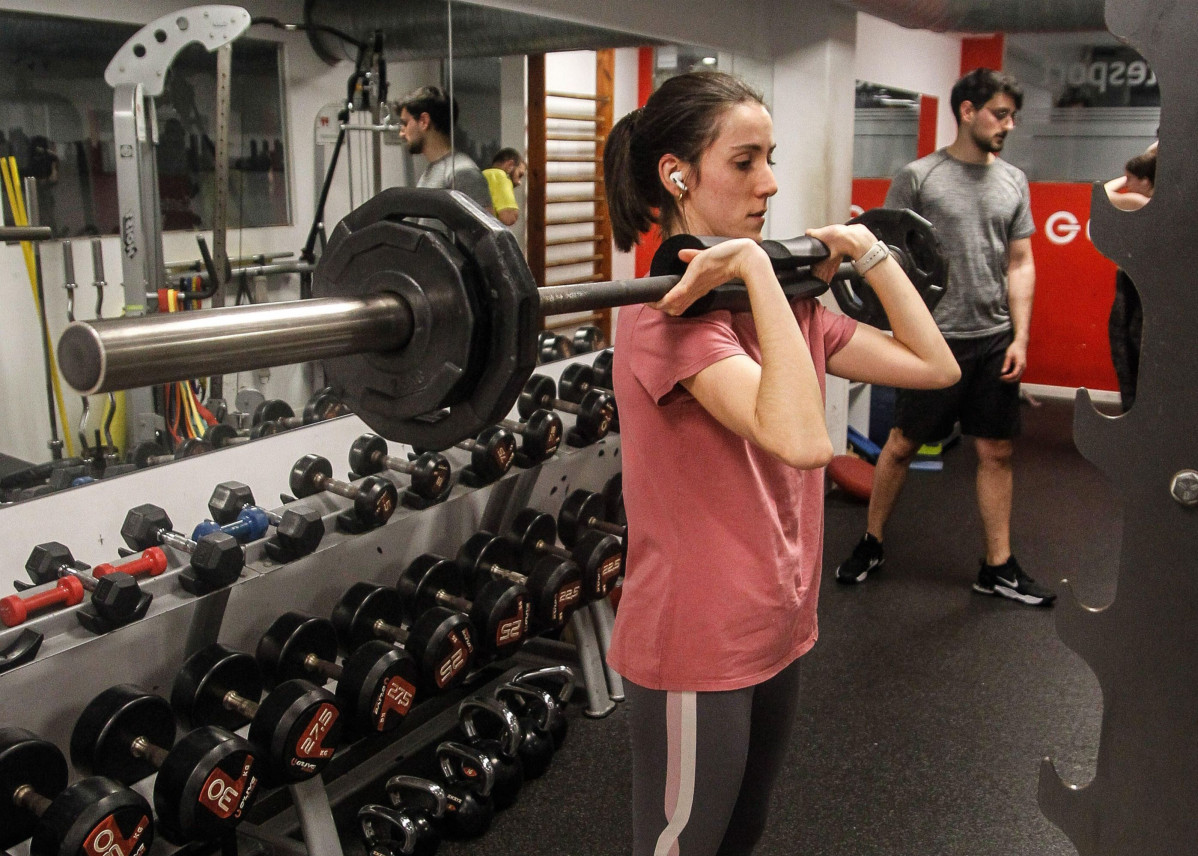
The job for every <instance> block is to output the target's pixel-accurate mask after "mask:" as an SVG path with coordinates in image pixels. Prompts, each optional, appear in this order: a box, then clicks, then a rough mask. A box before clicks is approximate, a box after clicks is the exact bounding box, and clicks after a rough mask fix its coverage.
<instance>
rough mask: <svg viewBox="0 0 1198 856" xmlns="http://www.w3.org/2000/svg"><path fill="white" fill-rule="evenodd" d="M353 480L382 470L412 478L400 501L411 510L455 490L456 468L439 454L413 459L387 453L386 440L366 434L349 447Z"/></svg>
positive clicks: (423, 455)
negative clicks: (454, 473)
mask: <svg viewBox="0 0 1198 856" xmlns="http://www.w3.org/2000/svg"><path fill="white" fill-rule="evenodd" d="M349 468H350V471H351V473H352V476H351V478H352V477H355V476H357V477H360V476H372V475H375V474H377V473H381V472H382V471H383V470H391V471H393V472H397V473H403V474H404V475H406V476H410V477H411V483H410V484H409V485H408V487H407V488H405V489H404V492H403V494H402V496H401V497H400V501H401V502H403V504H404V505H406V506H408V508H418V509H419V508H428V507H429V506H431V505H435V504H436V503H438V502H440V501H441V500H443V499H445V497H447V496H449V491H450V489H451V488H452V487H453V469H452V468H451V467H450V465H449V459H448V458H446V457H445V456H444V455H442V454H441V453H440V452H422V453H421V454H419V455H417V456H416V457H415V458H413V459H412V460H410V461H409V460H407V459H405V458H400V457H398V456H396V455H389V454H387V441H386V440H385V439H384V438H382V437H380V436H379V435H378V434H363V435H362V436H361V437H359V438H358V439H356V440H354V442H353V445H351V446H350V447H349Z"/></svg>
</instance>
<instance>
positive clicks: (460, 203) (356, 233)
mask: <svg viewBox="0 0 1198 856" xmlns="http://www.w3.org/2000/svg"><path fill="white" fill-rule="evenodd" d="M404 218H431V219H435V220H439V221H441V222H442V223H444V224H446V226H448V227H449V230H450V231H451V232H452V234H453V241H452V242H451V241H450V240H447V239H446V238H445V237H444V236H443V235H442V234H441V233H440V232H434V231H430V230H427V229H423V228H421V227H419V226H416V225H413V224H410V223H407V222H403V219H404ZM313 289H314V293H315V294H316V295H317V296H321V297H345V296H355V297H360V296H367V295H370V294H373V293H376V292H378V291H389V292H392V293H394V294H397V295H399V296H400V297H401V298H403V299H404V300H405V301H406V302H407V303H408V304H409V306H410V307H411V311H412V316H413V318H412V321H413V323H412V328H413V332H412V338H411V340H410V341H409V342H408V344H407V345H405V346H404V347H402V348H399V349H396V350H394V351H392V352H390V353H375V354H369V355H366V356H358V357H343V358H338V359H334V360H329V361H327V362H326V373H327V376H328V377H329V378H330V380H331V381H332V385H333V388H334V390H335V391H337V392H338V393H339V394H340V395H341V396H342V398H344V399H345V401H346V403H347V404H349V405H350V406H351V407H352V408H353V409H354V411H355V412H357V413H358V414H359V416H361V417H362V419H363V420H364V421H365V422H366V423H367V424H368V425H370V426H371V427H372V428H373V429H374V430H376V431H377V432H378V433H380V434H382V435H383V436H385V437H388V438H389V439H392V440H399V441H402V442H404V443H407V444H409V445H412V446H418V447H420V448H425V449H445V448H448V447H449V446H452V445H453V444H454V443H455V442H457V441H459V440H463V439H465V438H467V437H472V436H475V435H476V434H477V433H478V432H479V431H480V430H482V429H483V428H484V427H485V426H487V425H490V424H492V423H494V422H497V421H499V420H500V419H502V418H503V416H504V415H505V414H506V413H507V412H508V411H509V410H510V409H511V407H512V405H513V404H514V403H515V400H516V397H517V396H518V395H519V391H520V386H521V385H522V384H523V382H524V379H525V378H526V377H527V376H528V375H529V373H531V371H532V369H533V367H534V365H535V364H536V329H535V326H536V322H537V319H538V317H539V297H538V294H537V289H536V283H535V281H534V280H533V278H532V274H531V272H530V271H529V269H528V265H527V263H526V262H525V261H524V257H523V255H522V254H521V252H520V247H519V244H518V243H517V242H516V239H515V236H514V235H513V234H512V233H511V232H510V231H509V230H507V229H506V228H504V227H503V226H502V225H501V224H500V223H498V222H497V221H496V220H495V219H494V218H492V217H490V216H488V215H487V214H486V213H485V212H484V211H482V209H480V208H479V207H478V206H477V205H476V204H474V203H473V202H472V201H471V200H470V199H469V198H468V197H466V196H465V195H464V194H461V193H458V192H456V191H446V190H431V189H427V188H390V189H388V190H385V191H383V192H382V193H380V194H378V195H377V196H375V197H374V198H373V199H371V200H370V201H369V202H367V203H366V204H364V205H363V206H361V207H360V208H358V209H356V210H355V211H353V212H351V213H350V214H349V215H348V216H347V217H346V218H345V219H344V220H343V221H342V222H341V223H340V224H338V226H337V228H336V229H335V230H334V232H333V237H332V239H331V240H330V242H329V247H328V249H327V250H326V251H325V254H324V256H323V257H322V258H321V261H320V263H319V264H318V265H317V270H316V272H315V273H314V282H313ZM441 408H448V411H447V412H446V413H442V414H439V415H438V418H436V419H430V418H421V416H422V415H423V414H431V413H433V412H434V411H438V410H440V409H441Z"/></svg>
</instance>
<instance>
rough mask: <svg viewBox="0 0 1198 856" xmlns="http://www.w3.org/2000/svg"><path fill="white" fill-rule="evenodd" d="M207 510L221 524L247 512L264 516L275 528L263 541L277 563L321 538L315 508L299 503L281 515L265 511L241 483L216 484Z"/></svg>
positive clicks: (321, 525) (295, 556)
mask: <svg viewBox="0 0 1198 856" xmlns="http://www.w3.org/2000/svg"><path fill="white" fill-rule="evenodd" d="M208 513H209V514H211V515H212V520H213V521H214V522H216V523H219V524H220V525H221V526H222V527H223V526H227V525H229V524H231V523H236V522H237V521H238V520H239V519H244V518H245V516H246V515H247V514H250V515H262V516H264V517H265V518H266V521H267V523H269V524H270V525H271V526H273V527H274V528H275V533H274V535H273V536H272V537H271V539H270V540H269V541H267V542H266V552H267V554H268V555H269V556H270V557H271V558H272V559H274V560H275V561H278V562H289V561H291V560H292V559H298V558H299V557H300V556H307V555H308V554H309V553H313V552H315V551H316V548H317V547H319V546H320V542H321V540H322V539H323V538H324V520H323V519H322V518H321V516H320V512H319V511H318V510H317V509H315V508H308V507H306V506H299V507H288V508H284V509H283V513H282V514H278V513H277V512H274V511H267V510H266V509H265V508H262V507H261V506H259V505H257V504H256V503H255V502H254V492H253V491H252V490H251V489H250V486H249V485H247V484H242V483H241V482H235V481H228V482H221V483H220V484H218V485H217V486H216V487H215V488H214V489H213V491H212V496H211V497H209V499H208ZM247 529H248V527H247ZM233 537H235V538H236V537H237V534H236V533H234V535H233ZM238 540H240V539H238Z"/></svg>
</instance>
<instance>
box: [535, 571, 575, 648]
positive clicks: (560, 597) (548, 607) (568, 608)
mask: <svg viewBox="0 0 1198 856" xmlns="http://www.w3.org/2000/svg"><path fill="white" fill-rule="evenodd" d="M528 591H529V594H530V595H531V597H532V610H533V619H534V620H535V621H536V623H537V625H538V626H540V627H544V628H548V629H551V630H560V629H562V628H563V627H565V626H566V623H567V622H568V621H569V620H570V615H571V614H572V613H573V612H574V610H576V609H577V608H578V607H579V606H581V605H582V570H581V569H580V568H579V567H578V565H577V564H575V563H574V562H573V561H571V560H570V559H560V558H558V557H557V556H542V557H541V558H540V559H538V560H537V562H536V564H534V565H533V567H532V568H531V570H530V571H529V573H528Z"/></svg>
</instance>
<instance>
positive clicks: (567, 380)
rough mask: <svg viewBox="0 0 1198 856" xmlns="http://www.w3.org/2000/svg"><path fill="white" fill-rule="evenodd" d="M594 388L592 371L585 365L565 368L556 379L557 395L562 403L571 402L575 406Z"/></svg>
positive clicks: (577, 364) (580, 364)
mask: <svg viewBox="0 0 1198 856" xmlns="http://www.w3.org/2000/svg"><path fill="white" fill-rule="evenodd" d="M594 386H595V372H594V370H593V369H592V368H591V367H590V366H588V365H587V364H586V363H574V364H573V365H569V366H566V368H565V371H563V372H562V376H561V377H560V378H559V379H558V382H557V394H558V396H559V397H560V398H561V400H562V401H572V402H574V403H575V404H577V403H578V402H580V401H582V397H583V396H584V395H586V394H587V393H588V392H589V391H590V390H591V388H592V387H594Z"/></svg>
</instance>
